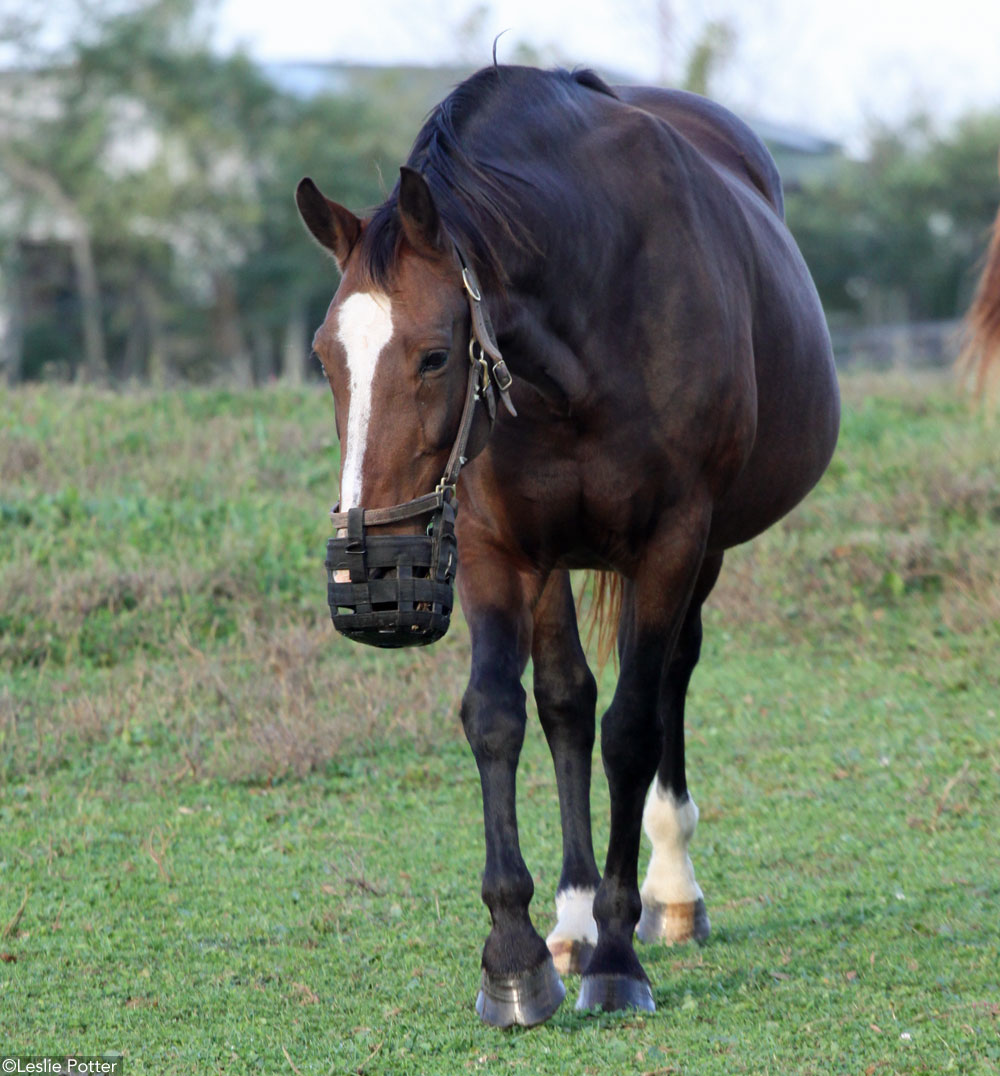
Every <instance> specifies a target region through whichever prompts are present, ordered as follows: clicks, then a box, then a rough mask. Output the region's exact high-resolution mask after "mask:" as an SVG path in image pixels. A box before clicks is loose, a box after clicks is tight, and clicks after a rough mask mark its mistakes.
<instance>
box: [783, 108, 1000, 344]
mask: <svg viewBox="0 0 1000 1076" xmlns="http://www.w3.org/2000/svg"><path fill="white" fill-rule="evenodd" d="M998 147H1000V114H998V113H983V114H980V115H970V116H966V117H965V118H964V119H963V120H961V121H960V122H959V123H958V124H956V126H955V127H954V128H953V129H952V130H950V131H947V132H944V133H940V132H937V131H935V130H934V129H933V127H932V126H931V124H930V123H929V121H927V120H926V119H922V118H918V119H914V120H912V121H911V122H910V123H909V124H908V125H907V126H906V127H904V128H903V129H901V130H889V129H883V130H879V131H877V132H876V133H875V134H874V135H873V137H872V139H871V143H870V146H869V149H868V153H867V157H866V159H865V160H863V161H845V162H844V164H843V165H842V167H841V169H840V170H839V171H838V172H837V174H836V175H834V176H833V177H832V178H831V179H829V180H827V181H824V182H822V183H815V184H812V185H808V186H806V187H805V188H803V189H800V190H794V191H790V192H789V193H788V196H787V216H788V222H789V224H790V226H791V228H792V232H793V234H794V235H795V237H796V239H797V240H798V242H799V245H800V247H801V248H802V252H803V254H804V255H805V258H806V261H807V263H808V264H809V267H810V269H811V270H812V273H813V277H814V279H815V280H816V283H817V286H818V288H819V291H820V295H821V297H822V299H823V302H824V305H825V306H826V309H827V312H828V315H830V316H831V319H832V320H834V321H837V320H844V319H845V318H848V319H853V320H855V321H857V320H861V321H865V322H871V323H874V322H879V321H906V320H913V321H920V320H926V319H936V318H953V317H957V316H959V315H961V313H962V312H963V311H964V310H965V308H966V306H967V305H968V302H969V298H970V296H971V292H972V288H973V286H974V283H975V272H976V268H977V259H979V258H980V257H981V255H982V253H983V252H984V250H985V247H986V239H987V233H988V230H989V227H990V224H991V222H992V221H993V219H994V217H995V216H996V213H997V206H998V204H1000V184H998V181H997V151H998Z"/></svg>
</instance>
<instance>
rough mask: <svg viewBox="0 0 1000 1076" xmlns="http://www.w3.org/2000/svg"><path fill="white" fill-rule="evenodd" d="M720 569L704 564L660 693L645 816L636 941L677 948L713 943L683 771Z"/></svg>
mask: <svg viewBox="0 0 1000 1076" xmlns="http://www.w3.org/2000/svg"><path fill="white" fill-rule="evenodd" d="M721 567H722V554H721V553H720V554H718V555H716V556H712V557H706V558H705V563H704V564H703V566H702V569H701V574H700V575H699V576H698V582H697V584H696V585H695V591H694V594H693V595H692V596H691V604H690V605H689V607H688V611H687V616H686V617H685V618H684V625H683V627H682V628H681V633H680V637H679V638H678V640H677V645H676V647H675V648H674V655H673V658H672V660H671V662H670V666H669V668H668V669H667V675H666V677H665V678H664V683H663V687H662V691H661V693H660V704H659V714H660V724H661V727H662V729H663V755H662V757H661V759H660V765H659V769H658V770H657V774H656V780H655V781H654V782H653V786H652V788H651V789H650V792H649V796H648V797H647V799H646V809H645V811H644V813H643V827H644V829H645V830H646V836H647V837H649V839H650V841H651V842H652V844H653V854H652V857H651V858H650V861H649V868H648V869H647V871H646V880H645V881H644V882H643V884H642V889H641V890H640V893H641V894H642V917H641V918H640V919H639V926H638V927H637V928H636V936H637V937H638V938H639V940H640V941H644V942H652V941H665V942H667V944H668V945H672V944H674V943H675V942H686V941H689V940H690V939H691V938H694V939H695V940H696V941H704V940H705V938H707V937H708V932H709V922H708V912H707V911H706V909H705V900H704V897H703V895H702V892H701V888H700V887H699V885H698V883H697V882H696V881H695V877H694V867H693V866H692V865H691V857H690V856H689V855H688V845H689V844H690V841H691V838H692V837H693V836H694V830H695V826H696V825H697V823H698V808H697V806H696V805H695V802H694V800H693V799H692V798H691V796H690V794H689V792H688V787H687V778H686V776H685V771H684V700H685V697H686V695H687V689H688V683H689V681H690V679H691V673H692V672H693V671H694V667H695V665H697V664H698V657H699V655H700V653H701V606H702V603H703V602H704V601H705V599H706V598H707V597H708V595H709V592H710V591H711V589H712V587H714V586H715V581H716V579H718V577H719V569H720V568H721Z"/></svg>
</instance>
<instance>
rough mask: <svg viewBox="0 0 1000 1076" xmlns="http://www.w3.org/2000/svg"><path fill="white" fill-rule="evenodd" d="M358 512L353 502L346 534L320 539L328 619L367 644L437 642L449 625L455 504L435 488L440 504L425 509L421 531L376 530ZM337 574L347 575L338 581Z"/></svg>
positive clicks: (455, 552) (455, 563) (455, 550)
mask: <svg viewBox="0 0 1000 1076" xmlns="http://www.w3.org/2000/svg"><path fill="white" fill-rule="evenodd" d="M421 514H426V510H425V511H424V512H422V513H421ZM364 515H365V511H364V509H363V508H352V509H351V510H350V511H349V512H348V513H347V534H346V535H345V536H344V537H343V538H331V539H330V540H329V541H328V542H327V543H326V571H327V586H326V590H327V601H328V602H329V604H330V615H331V616H332V617H333V626H334V627H335V628H336V629H337V631H339V632H340V633H341V634H342V635H346V636H347V638H348V639H353V640H354V641H355V642H359V643H368V645H369V646H381V647H399V646H425V645H427V644H428V643H433V642H436V641H437V640H438V639H440V638H441V636H442V635H444V633H445V632H446V631H447V630H448V625H449V624H450V622H451V609H452V605H453V604H454V582H455V569H456V567H457V566H458V546H457V543H456V541H455V508H454V506H453V505H452V503H451V501H450V500H445V499H444V495H442V498H441V503H440V505H439V506H438V507H435V508H432V509H431V510H430V522H429V523H428V524H427V533H426V535H424V534H386V535H381V536H376V535H373V534H370V533H368V532H367V530H366V527H365V524H364ZM344 574H346V575H347V577H348V578H347V581H341V580H342V579H343V576H344ZM338 577H340V579H338Z"/></svg>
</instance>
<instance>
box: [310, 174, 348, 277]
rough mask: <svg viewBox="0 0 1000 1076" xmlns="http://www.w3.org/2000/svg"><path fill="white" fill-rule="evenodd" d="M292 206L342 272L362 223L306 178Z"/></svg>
mask: <svg viewBox="0 0 1000 1076" xmlns="http://www.w3.org/2000/svg"><path fill="white" fill-rule="evenodd" d="M295 204H296V205H297V206H298V207H299V214H300V215H301V217H302V219H303V221H305V225H306V227H307V228H308V229H309V231H311V232H312V234H313V235H314V236H315V237H316V238H317V239H318V240H319V242H320V243H321V244H322V245H323V246H324V247H326V249H327V250H329V251H331V252H332V254H333V256H334V257H335V258H336V259H337V264H338V265H339V266H340V268H341V270H343V268H344V264H345V263H346V262H347V257H348V255H349V254H350V253H351V251H352V250H353V249H354V244H355V243H356V242H357V241H358V237H359V236H360V235H361V221H360V220H358V218H357V217H356V216H355V215H354V214H353V213H352V212H351V211H350V210H348V209H345V208H344V207H343V206H342V205H337V203H336V202H331V201H330V199H329V198H327V197H325V196H324V194H323V192H322V191H321V190H320V189H319V187H317V186H316V184H315V183H313V181H312V180H311V179H309V177H308V176H307V177H306V178H305V179H303V180H302V181H301V182H300V183H299V185H298V187H296V189H295Z"/></svg>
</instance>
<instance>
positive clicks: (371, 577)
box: [325, 243, 517, 647]
mask: <svg viewBox="0 0 1000 1076" xmlns="http://www.w3.org/2000/svg"><path fill="white" fill-rule="evenodd" d="M454 246H455V252H456V254H457V256H458V260H459V262H460V263H461V266H462V284H463V287H464V288H465V294H466V298H467V299H468V302H469V314H470V321H471V326H472V332H471V335H470V337H469V380H468V386H467V388H466V392H465V404H464V406H463V408H462V417H461V420H460V421H459V425H458V433H457V435H456V437H455V443H454V445H453V446H452V449H451V454H450V455H449V456H448V462H447V463H446V464H445V468H444V474H442V476H441V480H440V481H439V482H438V484H437V486H436V487H435V488H434V492H433V493H426V494H424V495H423V496H421V497H415V498H413V499H412V500H409V501H404V502H403V503H402V504H397V505H393V506H392V507H391V508H361V507H358V508H350V509H348V510H347V511H346V512H341V511H339V510H338V509H339V505H338V506H335V507H334V508H333V509H332V510H331V512H330V521H331V522H332V523H333V526H334V527H335V528H336V529H337V531H338V532H340V531H343V530H346V532H347V533H346V535H345V536H344V537H334V538H331V539H329V541H328V542H327V544H326V562H325V564H326V570H327V602H328V603H329V606H330V615H331V617H332V619H333V625H334V627H335V628H336V629H337V630H338V631H339V632H340V633H341V634H342V635H346V636H347V637H348V638H349V639H354V640H356V641H357V642H362V643H368V644H370V645H372V646H380V647H400V646H422V645H426V644H427V643H432V642H435V641H436V640H438V639H440V638H441V636H442V635H444V633H445V632H446V631H447V630H448V625H449V623H450V619H451V610H452V606H453V604H454V600H453V594H452V587H453V584H454V579H455V569H456V567H457V543H456V540H455V509H456V505H455V502H454V493H455V484H456V482H457V481H458V475H459V472H460V471H461V470H462V467H464V466H465V464H466V463H467V462H468V461H467V458H466V455H465V450H466V447H467V445H468V443H469V436H470V435H471V433H472V423H473V420H474V419H475V412H476V404H477V403H478V402H479V401H480V400H482V402H483V404H484V405H485V407H486V412H487V415H488V416H489V422H490V429H491V430H492V428H493V424H494V422H495V421H496V412H497V404H496V394H497V393H499V394H500V399H501V400H502V401H503V403H504V406H505V407H506V408H507V410H508V411H509V412H510V413H511V414H512V415H515V416H516V415H517V411H516V410H515V409H514V404H513V402H512V401H511V398H510V387H511V385H512V384H513V378H512V377H511V375H510V371H509V370H508V369H507V364H506V363H505V362H504V360H503V356H502V355H501V353H500V348H499V346H498V345H497V339H496V333H495V332H494V331H493V324H492V322H491V320H490V315H489V311H488V310H487V309H486V307H485V306H484V305H483V301H482V298H483V297H482V290H481V289H480V287H479V281H478V280H477V278H476V274H475V271H474V270H473V268H472V266H471V265H470V264H469V261H468V259H467V258H465V256H464V255H463V254H462V251H461V248H460V247H459V246H458V244H457V243H455V244H454ZM494 386H495V387H494ZM427 514H430V515H431V518H430V521H429V522H428V524H427V533H426V535H419V534H417V535H396V534H389V535H378V536H374V535H369V534H367V533H366V528H367V527H377V526H381V525H384V524H387V523H399V522H402V521H403V520H407V519H414V518H416V517H418V516H423V515H427ZM344 572H347V573H348V574H349V577H350V581H349V582H340V581H338V579H337V578H336V577H337V575H338V574H342V573H344Z"/></svg>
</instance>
